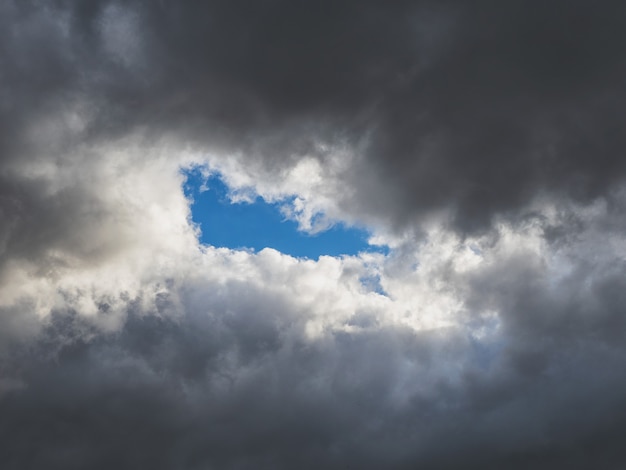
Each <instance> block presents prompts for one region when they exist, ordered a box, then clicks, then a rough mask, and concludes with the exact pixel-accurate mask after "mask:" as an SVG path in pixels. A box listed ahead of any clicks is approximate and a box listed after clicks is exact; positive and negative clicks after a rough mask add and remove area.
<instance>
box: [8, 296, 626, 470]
mask: <svg viewBox="0 0 626 470" xmlns="http://www.w3.org/2000/svg"><path fill="white" fill-rule="evenodd" d="M209 310H210V311H207V312H204V313H198V312H195V311H189V312H187V313H186V314H185V316H184V317H181V318H179V319H177V320H174V319H168V318H159V317H155V316H152V315H148V316H145V315H144V314H142V313H141V312H139V311H136V310H135V311H132V312H129V318H128V321H127V323H126V324H125V326H124V327H123V328H122V329H121V330H120V331H119V332H117V333H114V334H110V335H106V334H105V335H102V334H100V335H96V336H93V337H92V338H91V339H86V338H87V337H88V335H86V332H88V331H89V330H90V327H89V326H88V325H85V323H84V321H85V320H83V319H81V317H80V316H76V315H74V316H72V315H70V316H68V315H66V314H58V315H57V316H54V317H53V318H52V321H51V323H50V325H49V326H48V327H47V329H46V331H45V332H44V333H43V334H42V336H41V340H40V341H38V342H37V343H34V344H33V345H32V346H31V347H30V348H28V349H26V350H22V351H21V352H20V355H19V364H20V368H19V370H17V371H12V373H13V376H14V377H19V379H20V380H22V381H23V382H24V383H25V384H26V388H18V389H16V390H9V391H8V392H6V393H5V394H4V396H3V397H2V399H1V400H0V408H1V409H2V415H3V420H2V424H0V434H1V435H2V436H3V445H2V446H1V449H0V461H2V464H3V467H5V468H37V467H39V466H41V465H44V464H45V465H46V466H48V467H49V468H84V467H85V466H89V467H90V468H91V467H93V468H105V466H106V467H108V466H111V465H115V466H116V467H118V468H134V467H136V466H137V465H140V466H146V465H148V466H153V467H154V468H259V467H272V468H293V466H298V467H301V468H318V467H319V465H324V466H326V467H328V468H344V467H345V466H358V467H359V468H380V467H381V466H385V467H391V468H415V467H416V466H419V467H420V468H442V469H444V468H459V467H463V468H485V467H492V466H501V465H504V466H507V467H511V468H527V466H528V465H533V466H534V467H536V468H546V469H547V468H585V467H587V466H589V465H592V464H604V463H606V468H614V467H611V465H613V463H615V462H623V458H624V455H623V451H622V450H620V449H621V445H620V442H619V439H616V436H618V435H620V433H622V432H623V430H624V424H623V423H624V419H623V418H624V409H625V408H624V400H623V392H624V385H625V384H624V381H623V377H622V376H621V374H616V371H617V370H619V369H620V368H619V364H621V363H622V362H623V356H624V351H623V348H621V347H618V348H617V349H616V350H613V351H608V350H606V349H605V348H603V347H602V345H601V344H595V345H591V347H585V348H583V349H579V347H578V346H577V344H576V342H575V341H573V342H566V343H562V344H561V348H560V350H559V351H558V352H556V351H552V354H551V357H550V358H549V363H550V370H549V372H548V373H543V374H538V375H537V374H533V376H532V377H529V376H528V372H527V371H528V368H527V367H521V366H520V365H519V364H518V363H513V362H511V361H509V360H508V359H502V358H499V357H498V355H497V354H494V352H496V351H492V352H491V353H489V354H490V356H491V360H492V361H494V362H493V363H492V365H491V366H488V367H477V366H476V364H477V363H479V361H476V359H477V356H478V355H480V354H482V353H481V351H480V349H481V348H484V347H485V345H484V344H482V345H481V344H478V343H473V342H472V341H471V340H470V339H468V338H465V337H464V334H463V333H461V332H458V333H457V332H454V331H448V332H440V333H439V334H433V333H432V332H423V333H419V334H415V332H413V331H411V330H408V329H404V328H381V329H377V330H374V331H371V332H361V333H333V334H330V335H327V336H326V337H324V338H322V339H319V340H315V341H304V340H303V339H302V338H300V339H298V335H297V334H295V333H293V328H296V329H297V328H298V327H294V326H293V325H291V326H289V325H288V318H289V314H288V312H280V311H276V315H275V317H274V321H273V322H270V324H271V326H269V325H268V331H270V333H269V335H268V332H267V331H265V330H264V329H263V328H255V329H254V330H253V332H252V333H251V332H250V331H248V330H246V329H245V328H241V325H240V324H238V323H237V320H238V318H239V317H243V318H241V319H242V320H244V319H245V321H252V322H253V323H254V322H267V321H268V320H267V319H266V317H265V316H264V315H263V314H262V313H259V314H258V318H252V317H253V316H255V315H256V314H253V313H251V312H250V311H249V310H248V311H246V310H242V311H239V312H231V313H230V314H226V315H225V312H220V311H219V309H218V310H212V308H210V309H209ZM233 315H234V318H235V321H233ZM290 329H291V331H292V333H288V332H289V331H290ZM279 330H282V331H283V333H282V334H278V335H276V332H277V331H279ZM268 337H270V338H271V337H274V338H276V339H275V340H273V341H267V338H268ZM60 338H65V340H64V342H63V344H61V345H59V344H58V342H59V341H60ZM261 344H264V346H262V347H261V349H259V347H260V346H259V345H261ZM251 347H252V348H255V352H254V354H252V355H251V354H249V350H250V349H249V348H251ZM518 362H519V361H518ZM599 364H602V366H599Z"/></svg>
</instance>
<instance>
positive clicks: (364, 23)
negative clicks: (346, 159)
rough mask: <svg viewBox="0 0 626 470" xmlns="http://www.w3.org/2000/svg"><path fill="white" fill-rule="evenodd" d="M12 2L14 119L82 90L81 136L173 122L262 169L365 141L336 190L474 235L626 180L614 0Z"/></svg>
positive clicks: (403, 219)
mask: <svg viewBox="0 0 626 470" xmlns="http://www.w3.org/2000/svg"><path fill="white" fill-rule="evenodd" d="M8 5H9V6H7V7H5V10H7V11H8V12H9V14H7V15H5V17H6V18H7V19H6V20H5V21H7V22H10V23H11V24H12V27H11V28H6V29H7V30H10V31H13V33H10V32H8V31H7V32H5V33H4V36H5V39H3V45H4V49H5V53H4V56H5V59H4V60H3V62H4V66H3V69H4V70H5V72H4V73H3V81H4V82H5V85H4V88H5V90H10V94H11V95H13V96H16V98H13V99H12V100H11V99H5V101H8V102H9V103H11V102H12V103H13V105H12V106H11V107H10V108H9V109H8V110H7V112H11V113H12V114H13V113H15V111H17V115H18V118H19V117H20V114H22V115H23V119H31V118H32V115H33V113H37V112H41V111H40V110H41V108H42V106H45V105H46V104H49V103H50V102H51V101H54V100H59V99H61V97H64V96H66V95H68V94H69V95H72V96H75V95H77V94H82V95H83V98H84V99H87V100H89V101H91V102H93V103H94V105H95V106H96V108H97V111H98V112H97V113H96V115H95V116H94V118H93V120H92V121H91V122H90V126H89V131H87V135H92V136H100V137H105V138H110V137H111V136H113V135H115V136H120V135H123V134H124V133H128V132H129V131H130V130H132V129H141V130H142V131H147V132H149V133H151V134H155V135H158V134H160V133H164V132H165V133H168V134H176V135H178V136H179V137H180V138H191V139H192V140H193V141H195V142H197V143H199V145H204V146H206V147H207V148H213V149H216V148H217V149H219V148H222V149H229V150H233V149H238V150H243V151H244V152H245V153H246V154H247V155H249V157H250V160H249V164H251V165H259V164H260V165H262V166H263V165H269V167H268V168H275V165H284V164H289V161H290V160H291V159H293V158H298V157H299V156H302V155H303V154H305V153H307V152H309V153H315V148H314V147H313V144H314V143H315V142H316V141H326V142H331V143H332V142H346V141H347V142H348V143H349V144H350V145H354V146H355V147H356V148H358V149H359V151H360V152H361V153H363V154H364V156H363V159H361V160H359V162H358V163H355V167H354V168H352V169H351V171H350V172H349V174H346V175H344V177H345V178H346V180H347V182H349V183H350V184H352V185H353V186H354V188H356V190H357V191H356V193H355V196H354V200H351V201H344V202H345V204H347V205H348V207H349V209H350V210H353V211H354V210H357V211H360V212H361V213H362V214H363V215H368V214H369V215H371V214H372V213H373V214H374V215H376V216H378V217H381V218H383V219H389V217H390V216H391V220H392V221H394V222H396V223H398V224H400V225H403V224H406V223H407V221H408V220H410V221H413V220H415V219H414V216H419V215H420V214H424V213H427V212H429V211H432V210H437V209H441V208H451V209H453V210H454V211H455V212H454V213H455V216H454V217H455V219H454V220H455V225H456V226H457V227H458V228H460V229H463V230H470V231H471V230H474V229H480V228H485V227H486V226H487V225H488V224H489V222H490V220H491V217H492V216H493V215H494V214H509V215H514V214H515V211H516V209H517V208H518V207H520V206H523V205H525V204H526V203H528V201H529V200H530V199H532V198H533V196H535V195H536V194H537V193H538V192H548V193H550V194H554V195H556V196H567V197H573V198H576V199H578V200H582V201H588V200H591V199H593V198H596V197H599V196H603V195H604V194H605V192H606V190H607V188H609V187H611V185H613V184H615V183H618V182H620V181H622V178H623V173H624V167H623V164H622V162H623V158H621V154H622V152H623V149H624V148H625V142H624V141H623V137H622V135H623V134H624V133H623V132H621V127H622V124H621V123H622V122H623V121H624V119H623V118H624V116H623V111H622V109H623V99H624V98H623V92H622V88H623V87H622V83H623V80H624V73H625V69H624V65H625V63H624V56H625V52H626V51H624V47H623V43H624V32H623V28H622V27H621V26H622V24H623V20H624V16H625V14H626V12H625V11H624V7H623V5H622V4H621V3H620V2H611V1H608V2H602V4H600V5H593V6H592V5H589V4H588V3H587V2H579V1H577V2H557V3H554V2H553V3H550V4H549V5H539V4H535V3H533V4H532V5H531V4H528V3H527V2H507V4H506V5H496V4H494V3H493V2H474V3H472V4H471V5H470V4H467V3H466V2H452V1H451V2H427V1H423V2H394V3H393V5H390V4H389V3H388V2H377V1H367V2H341V3H337V2H326V1H322V2H315V3H310V2H282V1H270V2H263V3H262V4H260V3H257V2H246V1H236V2H230V1H229V2H221V1H213V2H204V3H202V4H197V3H194V2H176V3H174V2H157V3H156V4H148V3H145V2H125V3H124V4H121V3H116V2H104V1H102V2H95V1H94V2H56V3H54V4H52V5H48V6H46V7H45V8H43V7H42V6H41V5H39V4H37V3H36V2H30V3H26V4H22V3H20V4H19V5H18V4H15V5H12V4H11V3H10V2H9V4H8ZM60 22H62V23H63V24H62V25H61V26H60V25H59V23H60ZM8 94H9V92H5V95H8ZM5 98H6V96H5ZM16 107H17V108H18V109H17V110H16V109H15V108H16ZM24 107H26V108H27V109H19V108H24ZM3 115H4V116H5V117H4V118H3V119H4V120H6V121H7V122H10V121H12V119H9V118H8V117H7V114H6V113H3ZM3 128H4V129H11V126H10V125H8V126H3ZM3 140H5V141H8V142H9V143H10V142H11V141H12V139H3ZM364 142H367V144H366V145H365V146H364V145H363V143H364ZM363 175H366V178H365V179H366V181H365V183H363V181H362V179H363ZM372 185H374V188H375V190H372ZM381 201H383V202H381Z"/></svg>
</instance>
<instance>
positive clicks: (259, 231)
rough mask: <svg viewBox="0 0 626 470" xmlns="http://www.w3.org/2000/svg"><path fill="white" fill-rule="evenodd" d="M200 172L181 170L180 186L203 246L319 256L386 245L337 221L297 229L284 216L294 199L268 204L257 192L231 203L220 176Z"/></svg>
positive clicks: (378, 248) (342, 253)
mask: <svg viewBox="0 0 626 470" xmlns="http://www.w3.org/2000/svg"><path fill="white" fill-rule="evenodd" d="M204 173H207V171H202V169H201V168H192V169H190V170H188V171H187V172H185V173H184V175H185V177H186V180H185V184H184V189H185V194H186V196H187V198H189V199H191V201H192V202H191V205H190V209H191V219H192V221H193V222H194V223H196V224H197V225H198V228H199V229H200V235H199V237H198V239H199V241H200V242H201V243H203V244H205V245H212V246H216V247H226V248H233V249H239V250H245V249H250V250H254V251H260V250H262V249H264V248H273V249H275V250H278V251H280V252H281V253H285V254H288V255H291V256H294V257H300V258H312V259H318V258H319V256H320V255H326V256H340V255H357V254H358V253H359V252H364V251H378V252H385V251H387V250H386V248H385V246H376V245H370V244H369V243H368V240H369V239H370V237H371V234H370V233H368V231H367V230H364V229H363V228H357V227H347V226H345V225H344V224H341V223H340V222H335V223H333V222H329V225H328V226H327V227H324V228H323V229H320V230H319V231H315V232H311V231H303V230H299V226H298V223H297V222H296V221H295V220H293V219H292V218H290V217H289V216H288V214H289V212H290V210H289V209H290V206H292V205H293V203H294V197H292V198H291V199H290V200H287V201H285V200H281V201H279V202H272V203H268V202H266V201H264V200H263V198H261V197H260V196H255V197H254V199H252V198H251V197H250V196H248V197H247V198H245V199H239V200H238V199H237V196H236V195H235V200H234V201H233V200H232V199H231V195H230V193H229V189H228V186H227V185H226V184H225V183H224V182H223V181H222V179H221V178H220V176H219V174H212V173H211V172H210V170H209V171H208V174H206V175H205V174H204ZM285 208H286V211H285ZM281 209H282V210H281ZM285 212H287V213H285ZM320 216H321V214H319V215H318V216H317V218H318V219H319V218H320Z"/></svg>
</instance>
